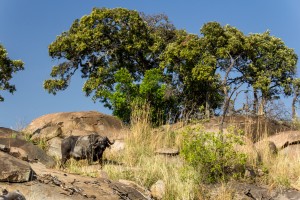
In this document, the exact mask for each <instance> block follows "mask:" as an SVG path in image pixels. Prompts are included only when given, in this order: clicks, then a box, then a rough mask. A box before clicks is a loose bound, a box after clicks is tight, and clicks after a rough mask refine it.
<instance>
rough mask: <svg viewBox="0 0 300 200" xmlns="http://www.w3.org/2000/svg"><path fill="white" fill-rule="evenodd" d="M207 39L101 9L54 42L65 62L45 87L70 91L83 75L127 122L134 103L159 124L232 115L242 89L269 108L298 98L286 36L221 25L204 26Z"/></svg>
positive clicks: (164, 21) (96, 96) (161, 21)
mask: <svg viewBox="0 0 300 200" xmlns="http://www.w3.org/2000/svg"><path fill="white" fill-rule="evenodd" d="M200 34H201V35H195V34H190V33H187V32H186V31H184V30H176V28H175V27H174V25H173V24H172V23H170V21H169V19H168V17H167V16H166V15H163V14H159V15H145V14H143V13H138V12H137V11H133V10H127V9H124V8H115V9H107V8H94V9H93V10H92V12H91V13H90V14H89V15H86V16H83V17H82V18H81V19H76V20H75V21H74V22H73V24H72V26H71V28H70V29H69V30H68V31H66V32H63V33H62V34H61V35H59V36H58V37H57V38H56V40H55V41H54V42H52V43H51V44H50V45H49V55H50V56H51V57H52V58H53V59H57V60H59V61H60V63H59V64H58V65H57V66H54V67H53V68H52V72H51V74H50V75H51V78H50V79H48V80H45V82H44V88H45V89H46V90H48V92H49V93H52V94H56V92H58V91H60V90H65V89H66V88H67V87H68V85H69V84H70V80H71V77H72V76H73V75H74V73H76V71H78V70H80V72H81V76H82V78H83V79H85V80H86V82H85V84H84V86H83V91H84V92H85V94H86V95H87V96H92V99H93V100H94V101H100V102H102V103H104V106H106V107H108V108H109V109H112V110H113V114H114V115H116V116H118V117H119V118H121V119H122V120H123V121H124V122H126V123H130V115H131V112H132V107H133V105H132V104H133V103H138V102H142V103H145V102H146V103H148V104H149V105H150V107H151V121H152V122H153V123H154V124H156V125H158V124H160V123H166V122H171V123H173V122H176V121H178V120H180V119H182V118H184V117H187V118H191V117H197V118H199V117H203V116H204V115H203V112H205V116H206V117H210V115H211V114H210V112H211V111H216V110H218V109H220V108H221V107H222V106H223V111H222V114H223V116H225V115H226V114H227V110H228V107H229V104H230V102H231V101H232V96H233V95H234V94H235V95H236V96H237V95H238V94H239V93H240V92H241V91H239V88H240V87H241V86H242V85H244V86H245V87H246V89H245V90H247V91H249V90H251V89H252V90H253V93H254V96H255V97H257V96H258V95H260V98H261V107H263V108H264V106H265V105H266V103H267V101H269V100H272V99H274V98H275V97H276V96H278V95H281V94H284V95H291V92H292V90H291V89H290V86H291V83H292V80H293V78H294V76H295V67H296V63H297V56H296V54H295V53H294V50H292V49H290V48H288V47H287V46H286V45H285V44H284V43H283V41H282V40H281V39H280V38H276V37H274V36H271V35H270V33H269V32H268V31H267V32H265V33H262V34H260V33H258V34H250V35H249V36H246V35H244V34H243V33H242V32H241V31H240V30H238V29H237V28H235V27H233V26H230V25H225V26H222V25H221V24H219V23H218V22H209V23H206V24H204V25H203V27H202V28H201V30H200ZM257 98H258V97H257ZM257 98H255V101H258V100H257ZM257 103H258V102H256V103H255V105H257ZM255 105H254V106H253V107H254V108H255V109H256V106H255ZM255 112H256V110H255ZM214 114H216V113H214Z"/></svg>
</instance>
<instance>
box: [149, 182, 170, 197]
mask: <svg viewBox="0 0 300 200" xmlns="http://www.w3.org/2000/svg"><path fill="white" fill-rule="evenodd" d="M150 191H151V195H152V197H153V198H154V199H157V200H160V199H163V197H164V196H165V193H166V186H165V183H164V182H163V181H162V180H158V181H157V182H156V183H154V184H153V185H152V186H151V188H150Z"/></svg>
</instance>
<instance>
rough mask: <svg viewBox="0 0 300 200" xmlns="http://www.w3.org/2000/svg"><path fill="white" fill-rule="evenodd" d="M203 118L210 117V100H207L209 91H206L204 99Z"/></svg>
mask: <svg viewBox="0 0 300 200" xmlns="http://www.w3.org/2000/svg"><path fill="white" fill-rule="evenodd" d="M205 118H206V119H209V118H210V101H209V93H208V92H206V99H205Z"/></svg>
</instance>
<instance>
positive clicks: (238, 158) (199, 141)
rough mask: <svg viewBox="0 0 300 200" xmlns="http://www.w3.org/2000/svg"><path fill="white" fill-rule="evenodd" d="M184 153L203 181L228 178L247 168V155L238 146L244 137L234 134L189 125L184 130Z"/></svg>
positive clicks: (216, 180) (182, 152)
mask: <svg viewBox="0 0 300 200" xmlns="http://www.w3.org/2000/svg"><path fill="white" fill-rule="evenodd" d="M183 135H184V136H183V137H184V140H183V144H182V150H181V156H182V157H183V158H184V159H185V161H186V162H187V163H188V164H189V165H190V166H192V167H193V168H194V169H195V170H196V171H197V172H198V173H199V177H200V179H201V181H203V182H209V183H212V182H218V181H226V180H227V178H229V177H237V176H239V175H240V174H241V172H242V171H243V170H244V169H245V163H246V155H245V154H243V153H239V152H237V151H236V150H235V148H234V147H235V146H236V145H242V144H243V142H242V139H241V137H240V136H239V135H235V134H231V133H228V134H223V135H221V134H219V133H209V132H201V131H200V130H192V129H187V131H185V132H184V133H183Z"/></svg>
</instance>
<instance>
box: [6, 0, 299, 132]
mask: <svg viewBox="0 0 300 200" xmlns="http://www.w3.org/2000/svg"><path fill="white" fill-rule="evenodd" d="M93 7H108V8H115V7H124V8H128V9H134V10H137V11H142V12H145V13H146V14H158V13H164V14H166V15H168V16H169V18H170V20H171V21H172V22H173V23H174V24H175V26H176V27H177V28H178V29H186V30H187V31H188V32H190V33H195V34H198V33H199V29H200V28H201V27H202V25H203V24H204V23H206V22H209V21H218V22H220V23H221V24H222V25H225V24H230V25H232V26H235V27H237V28H238V29H239V30H241V31H243V32H244V33H245V34H248V33H262V32H264V31H266V30H270V31H271V34H272V35H274V36H276V37H279V38H281V39H282V40H283V41H284V42H285V43H286V45H287V46H288V47H290V48H294V49H295V51H296V53H297V55H300V39H299V37H300V1H299V0H284V1H283V0H252V1H242V0H227V1H224V0H209V1H208V0H207V1H201V0H185V1H183V0H181V1H179V0H172V1H171V0H159V1H158V0H152V1H151V0H142V1H137V0H127V1H126V0H106V1H104V0H98V1H97V0H51V1H41V0H27V1H23V0H0V43H1V44H2V45H4V47H5V48H6V49H7V51H8V55H9V57H10V58H11V59H21V60H23V61H24V62H25V70H24V71H20V72H18V73H17V74H15V75H14V78H13V79H12V81H11V83H13V84H15V85H16V87H17V91H16V92H15V93H14V94H13V95H11V94H9V93H8V92H5V91H0V92H1V95H2V96H4V98H5V101H4V102H2V103H0V126H3V127H8V128H13V129H18V128H19V127H20V126H25V125H26V124H28V123H30V122H31V121H32V120H33V119H35V118H37V117H39V116H42V115H45V114H49V113H54V112H66V111H87V110H97V111H99V112H103V113H106V114H110V113H111V111H110V110H108V109H106V108H104V107H103V106H102V105H101V104H100V103H98V102H96V103H94V102H93V101H92V100H91V99H90V98H89V97H85V95H84V93H83V92H82V90H81V89H82V86H83V80H81V79H80V78H79V76H75V77H74V78H73V79H72V81H71V85H70V87H69V88H68V89H67V90H65V91H62V92H59V93H58V94H57V95H56V96H53V95H51V94H48V93H47V92H46V91H45V90H44V89H43V87H42V85H43V81H44V80H45V79H48V78H49V74H50V71H51V68H52V66H53V65H55V64H56V61H53V60H52V59H51V58H50V57H49V56H48V45H49V44H50V43H51V42H53V41H54V40H55V37H56V36H57V35H59V34H61V33H62V32H63V31H66V30H68V29H69V27H70V26H71V24H72V22H73V21H74V20H75V19H77V18H81V17H82V16H83V15H87V14H89V13H90V12H91V10H92V8H93ZM298 66H299V64H298ZM78 75H79V74H78ZM285 101H286V102H287V104H288V103H289V100H288V99H285Z"/></svg>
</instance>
